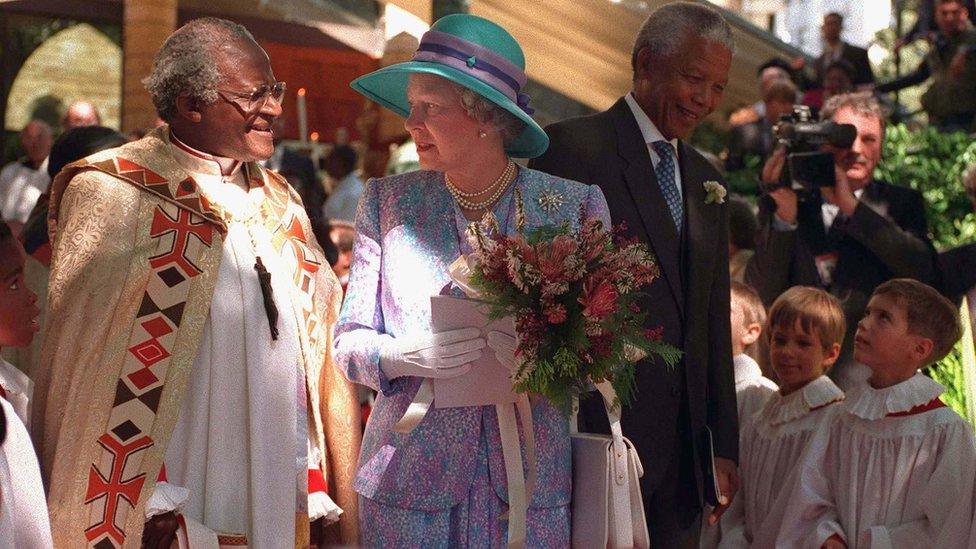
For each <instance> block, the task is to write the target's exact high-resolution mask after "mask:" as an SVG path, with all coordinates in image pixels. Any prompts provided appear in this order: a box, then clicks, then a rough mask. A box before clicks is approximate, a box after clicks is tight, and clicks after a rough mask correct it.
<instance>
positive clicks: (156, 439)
mask: <svg viewBox="0 0 976 549" xmlns="http://www.w3.org/2000/svg"><path fill="white" fill-rule="evenodd" d="M144 83H145V85H146V87H147V89H148V90H149V92H150V94H151V95H152V98H153V102H154V104H155V106H156V109H157V111H158V113H159V116H160V117H161V118H162V119H163V120H165V121H166V122H167V125H165V126H161V127H160V128H157V129H156V130H154V131H153V132H152V133H150V134H149V135H147V136H146V137H145V138H143V139H141V140H139V141H136V142H134V143H130V144H128V145H125V146H123V147H120V148H118V149H112V150H109V151H104V152H103V153H98V154H96V155H93V156H90V157H88V158H86V159H84V160H82V161H79V162H77V163H75V164H72V165H70V166H69V167H68V168H66V169H65V170H64V171H62V172H61V174H60V175H59V176H58V177H57V178H56V179H55V181H54V182H53V183H52V186H51V188H52V195H51V208H50V212H51V213H50V219H49V225H50V228H51V239H52V243H53V250H54V251H53V258H52V262H51V289H50V301H49V306H50V309H49V316H48V318H49V319H50V320H49V322H50V324H49V325H48V328H47V330H48V331H47V338H46V340H45V345H44V349H43V351H42V356H43V358H42V367H41V370H42V372H41V373H40V375H39V379H38V380H37V387H38V390H37V394H38V397H39V403H38V405H37V408H38V411H37V414H36V420H35V421H36V422H37V424H38V425H39V426H40V429H41V431H40V432H39V433H38V437H37V439H38V443H39V449H40V453H41V458H42V461H43V469H44V472H45V477H46V478H47V479H49V487H50V496H49V497H50V502H51V504H50V509H51V516H52V527H53V528H52V529H53V531H54V532H55V534H54V537H55V545H56V546H58V547H78V546H88V547H99V548H102V547H121V546H122V545H123V544H125V545H126V546H129V545H131V544H138V543H139V540H140V539H141V541H142V545H143V546H144V547H153V548H155V547H166V548H169V547H170V545H171V543H172V542H173V541H174V540H175V539H176V538H177V537H180V538H182V540H183V541H186V542H188V543H192V544H194V545H195V544H197V543H201V544H202V545H204V546H213V544H215V543H219V544H221V545H252V546H257V547H284V546H287V545H292V544H294V545H295V546H296V547H306V546H308V545H309V543H310V541H311V543H316V542H317V541H318V540H317V539H316V538H317V537H318V534H320V533H321V532H320V530H321V525H322V523H324V522H326V523H327V522H336V521H338V522H339V531H340V532H341V541H342V542H344V543H347V544H355V542H356V524H357V520H356V499H355V494H354V493H353V492H352V490H351V481H352V476H353V473H354V467H355V464H356V459H357V456H356V453H357V452H358V448H359V436H360V435H359V417H358V408H357V407H356V401H355V395H354V393H353V392H352V390H351V388H350V386H349V384H348V383H347V382H346V381H345V379H344V378H343V377H342V375H341V374H336V370H335V369H334V368H333V367H332V362H331V355H330V353H329V349H330V347H331V341H330V340H331V334H332V324H333V323H334V321H335V317H336V314H337V312H338V307H339V302H340V299H341V291H340V289H339V285H338V283H337V281H336V279H335V276H334V275H333V274H332V270H331V269H330V268H329V265H328V263H327V262H326V261H325V258H324V256H323V253H322V250H321V248H320V247H319V245H318V244H317V243H316V241H315V239H314V237H313V236H312V230H311V227H310V225H309V221H308V218H307V217H306V214H305V212H304V209H303V208H302V207H301V204H300V202H299V200H298V198H297V195H296V194H295V192H294V191H293V190H292V189H291V188H290V187H289V186H288V184H287V183H286V182H285V180H284V179H283V178H281V177H280V176H278V175H277V174H275V173H273V172H269V171H265V170H264V169H263V168H261V167H260V165H259V164H258V163H257V162H258V161H260V160H264V159H267V158H268V157H269V156H271V154H272V152H273V149H274V145H273V142H272V138H273V135H272V124H273V122H274V121H275V119H276V118H277V117H278V116H280V115H281V112H282V111H281V103H282V101H283V100H284V97H285V84H284V83H283V82H277V81H275V78H274V74H273V72H272V70H271V65H270V62H269V59H268V56H267V54H266V53H265V52H264V50H263V49H262V48H261V47H260V46H259V45H258V44H257V43H256V42H255V41H254V39H253V37H252V36H251V34H250V33H249V32H248V31H247V30H246V29H244V28H243V27H241V26H240V25H237V24H234V23H231V22H229V21H224V20H221V19H213V18H206V19H197V20H194V21H191V22H190V23H188V24H187V25H186V26H184V27H182V28H180V29H179V30H177V31H176V32H175V33H173V34H172V35H171V36H170V37H169V38H168V39H167V40H166V42H165V43H164V44H163V46H162V47H161V48H160V50H159V52H158V53H157V54H156V58H155V61H154V64H153V70H152V73H151V74H150V75H149V77H148V78H147V79H146V80H145V81H144ZM326 434H327V436H326ZM330 495H331V496H332V498H330ZM333 498H334V500H333ZM336 503H338V505H336ZM340 507H341V509H340ZM340 514H341V518H340ZM310 521H312V522H313V526H314V527H313V528H312V529H311V535H312V539H311V540H310V539H309V536H310V528H309V524H310ZM184 546H185V545H184Z"/></svg>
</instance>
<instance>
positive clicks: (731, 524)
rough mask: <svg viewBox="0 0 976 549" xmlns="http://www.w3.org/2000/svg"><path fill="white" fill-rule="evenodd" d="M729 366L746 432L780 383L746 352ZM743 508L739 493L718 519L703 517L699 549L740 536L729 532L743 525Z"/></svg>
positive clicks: (740, 442)
mask: <svg viewBox="0 0 976 549" xmlns="http://www.w3.org/2000/svg"><path fill="white" fill-rule="evenodd" d="M732 366H733V367H734V368H735V400H736V406H737V408H738V412H739V433H740V434H742V433H744V432H747V430H748V429H747V425H749V426H751V425H752V422H753V417H754V416H755V414H756V412H758V411H759V410H760V409H761V408H762V407H763V405H765V404H766V402H767V401H768V400H769V399H770V397H772V396H773V395H774V394H775V393H776V391H778V390H779V387H777V386H776V384H775V383H773V381H772V380H770V379H768V378H766V377H764V376H763V374H762V369H760V368H759V364H756V361H755V360H753V359H752V357H750V356H749V355H747V354H738V355H735V356H733V357H732ZM739 439H740V440H739V446H740V447H741V446H742V444H743V441H742V437H741V436H740V437H739ZM740 494H741V488H740ZM744 512H745V511H744V509H743V506H742V497H741V495H740V496H736V497H735V498H734V499H733V500H732V504H731V505H729V508H728V509H726V510H725V513H724V514H723V515H722V518H721V519H719V521H718V523H716V524H714V525H709V524H708V522H707V521H702V533H701V540H700V543H699V546H700V547H701V548H702V549H711V548H713V547H718V546H719V543H720V542H721V540H722V539H723V538H725V537H732V538H738V537H741V533H730V532H736V530H739V529H741V528H742V527H743V526H744Z"/></svg>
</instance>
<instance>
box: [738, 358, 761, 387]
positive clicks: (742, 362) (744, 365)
mask: <svg viewBox="0 0 976 549" xmlns="http://www.w3.org/2000/svg"><path fill="white" fill-rule="evenodd" d="M732 367H733V368H734V369H735V383H736V385H738V384H739V383H748V382H750V381H755V380H757V379H759V378H761V377H762V375H763V374H762V369H761V368H760V367H759V364H756V361H755V360H753V359H752V357H751V356H749V355H747V354H745V353H742V354H738V355H735V356H734V357H732Z"/></svg>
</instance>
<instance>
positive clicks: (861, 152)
mask: <svg viewBox="0 0 976 549" xmlns="http://www.w3.org/2000/svg"><path fill="white" fill-rule="evenodd" d="M821 120H825V121H826V120H831V121H833V122H834V123H836V124H850V125H852V126H853V127H854V129H856V137H854V140H853V143H852V145H851V146H850V147H849V148H837V147H830V146H824V147H822V150H825V151H828V152H831V153H832V154H833V160H834V164H835V165H834V166H833V171H834V174H833V175H834V177H833V181H830V177H829V173H828V174H827V177H820V179H822V180H821V181H813V182H808V186H807V188H806V189H805V190H800V191H798V190H796V188H795V187H794V186H793V185H791V184H787V185H782V184H781V183H780V181H781V176H782V172H783V169H784V166H785V165H787V164H788V161H787V158H788V156H787V151H786V150H785V148H783V147H780V149H778V150H777V151H776V152H775V153H774V154H773V155H772V156H771V157H770V158H769V160H768V161H767V162H766V164H765V166H764V167H763V174H762V180H763V184H764V186H765V188H767V189H770V190H768V192H767V193H766V194H765V195H764V196H763V197H762V198H761V200H760V233H759V239H758V242H757V247H756V254H755V255H754V256H753V259H752V261H751V262H750V265H749V267H748V270H747V274H746V281H747V282H748V283H750V284H751V285H753V286H754V287H755V288H757V289H758V290H759V293H760V295H761V296H762V298H763V301H764V302H765V303H766V304H767V305H768V304H769V303H771V302H772V301H773V300H774V299H775V298H776V297H777V296H778V295H779V294H780V293H782V292H783V291H785V290H786V289H788V288H790V287H791V286H795V285H809V286H817V287H820V288H823V289H825V290H827V291H829V292H830V293H832V294H833V295H834V296H836V297H837V298H838V299H840V300H841V302H842V304H843V308H844V314H845V317H846V320H847V335H846V337H845V339H844V345H843V348H842V351H841V358H840V360H839V361H838V363H837V367H835V368H834V369H833V370H832V372H833V373H832V374H831V375H832V377H834V378H835V380H836V381H837V382H838V384H839V385H840V386H841V387H842V388H844V389H845V390H846V389H847V388H850V387H851V386H852V385H853V384H854V383H856V382H858V381H861V380H863V379H865V378H866V377H867V374H866V372H865V370H866V369H865V368H864V367H863V366H858V365H854V364H853V360H852V350H853V344H854V341H853V339H854V332H855V330H856V328H857V322H858V321H859V320H860V319H861V317H862V316H863V314H864V308H865V306H866V305H867V302H868V299H869V297H870V295H871V293H872V291H873V290H874V288H875V287H877V286H878V285H879V284H881V283H882V282H884V281H886V280H889V279H892V278H899V277H908V278H916V279H918V280H921V281H923V282H927V283H930V284H931V283H932V282H933V281H934V280H933V279H934V278H935V267H934V249H933V247H932V244H931V242H930V240H929V237H928V227H927V224H926V221H925V208H924V202H923V200H922V195H921V194H920V193H918V192H917V191H915V190H913V189H909V188H905V187H899V186H894V185H891V184H888V183H885V182H883V181H877V180H875V179H874V168H875V166H877V165H878V162H879V161H880V160H881V144H882V141H883V139H884V131H885V119H884V116H883V114H882V112H881V108H880V106H879V105H878V103H877V101H876V100H875V99H874V98H873V97H872V96H871V95H870V94H868V93H850V94H842V95H837V96H834V97H832V98H831V99H830V100H829V101H828V102H827V104H826V105H825V106H824V108H823V110H822V112H821ZM847 129H850V128H847ZM848 141H850V140H849V139H848ZM827 160H828V164H829V158H828V159H827ZM789 165H790V166H791V168H795V167H796V166H795V165H794V164H792V163H789ZM796 171H799V170H796ZM827 171H828V172H829V166H828V169H827Z"/></svg>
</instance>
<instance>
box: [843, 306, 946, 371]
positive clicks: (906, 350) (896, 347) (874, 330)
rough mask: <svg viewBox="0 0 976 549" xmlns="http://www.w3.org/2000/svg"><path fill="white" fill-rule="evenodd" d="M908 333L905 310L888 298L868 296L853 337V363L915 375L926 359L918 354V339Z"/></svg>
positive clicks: (873, 368)
mask: <svg viewBox="0 0 976 549" xmlns="http://www.w3.org/2000/svg"><path fill="white" fill-rule="evenodd" d="M922 339H925V338H921V337H919V336H916V335H912V334H910V333H909V332H908V311H906V310H905V307H904V306H903V305H902V304H901V303H899V302H898V299H897V298H895V297H894V296H890V295H885V294H881V295H875V296H873V297H871V301H869V302H868V306H867V308H866V309H865V311H864V318H862V319H861V321H860V322H858V323H857V333H856V334H855V335H854V360H856V361H858V362H860V363H861V364H864V365H866V366H868V367H869V368H871V370H872V371H874V370H876V369H886V370H894V369H898V370H902V369H904V370H905V371H906V372H909V375H911V374H912V373H914V372H915V370H916V369H918V368H919V367H920V366H921V365H922V364H919V362H924V360H925V358H927V355H928V352H921V353H920V352H919V350H918V345H919V343H920V340H922Z"/></svg>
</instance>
